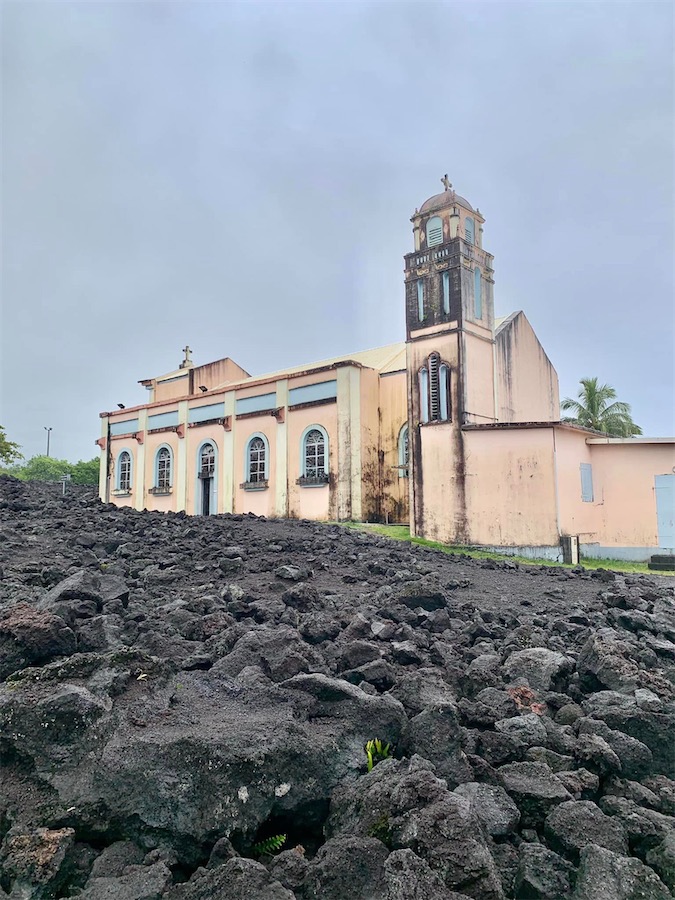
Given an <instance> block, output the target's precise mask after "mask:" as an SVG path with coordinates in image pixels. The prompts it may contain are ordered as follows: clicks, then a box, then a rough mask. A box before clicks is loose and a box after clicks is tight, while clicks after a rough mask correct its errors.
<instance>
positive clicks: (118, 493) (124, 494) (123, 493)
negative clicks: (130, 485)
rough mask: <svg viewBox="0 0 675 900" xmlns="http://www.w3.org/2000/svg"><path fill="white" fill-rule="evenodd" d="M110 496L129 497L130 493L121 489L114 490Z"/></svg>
mask: <svg viewBox="0 0 675 900" xmlns="http://www.w3.org/2000/svg"><path fill="white" fill-rule="evenodd" d="M112 495H113V497H131V491H130V490H126V489H124V490H123V489H122V488H115V490H114V491H113V492H112Z"/></svg>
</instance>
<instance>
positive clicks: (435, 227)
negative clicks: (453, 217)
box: [427, 216, 443, 247]
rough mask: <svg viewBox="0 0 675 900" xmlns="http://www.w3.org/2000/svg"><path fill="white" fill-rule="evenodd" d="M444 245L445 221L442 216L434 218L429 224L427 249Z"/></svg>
mask: <svg viewBox="0 0 675 900" xmlns="http://www.w3.org/2000/svg"><path fill="white" fill-rule="evenodd" d="M442 243H443V220H442V219H441V217H440V216H433V217H432V218H431V219H429V221H428V222H427V247H433V246H434V245H435V244H442Z"/></svg>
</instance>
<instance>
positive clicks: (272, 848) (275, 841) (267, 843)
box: [253, 834, 286, 856]
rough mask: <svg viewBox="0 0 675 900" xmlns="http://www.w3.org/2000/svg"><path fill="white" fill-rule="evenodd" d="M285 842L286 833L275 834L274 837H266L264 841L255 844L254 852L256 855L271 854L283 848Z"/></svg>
mask: <svg viewBox="0 0 675 900" xmlns="http://www.w3.org/2000/svg"><path fill="white" fill-rule="evenodd" d="M285 843H286V835H285V834H275V835H274V836H273V837H268V838H265V840H264V841H260V842H259V843H257V844H254V845H253V853H254V854H255V856H271V855H272V854H273V853H276V852H277V850H281V848H282V847H283V846H284V844H285Z"/></svg>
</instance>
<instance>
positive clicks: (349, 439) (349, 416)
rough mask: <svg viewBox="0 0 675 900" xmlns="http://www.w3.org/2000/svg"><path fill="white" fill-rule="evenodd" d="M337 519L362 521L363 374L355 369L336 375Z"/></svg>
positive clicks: (343, 370)
mask: <svg viewBox="0 0 675 900" xmlns="http://www.w3.org/2000/svg"><path fill="white" fill-rule="evenodd" d="M337 420H338V422H337V426H338V428H337V430H338V446H337V457H338V465H337V478H338V483H337V515H338V519H339V520H340V521H345V520H349V519H355V520H357V521H358V520H359V519H360V518H361V510H362V503H361V373H360V370H359V369H357V368H355V367H354V366H345V367H344V368H340V369H338V372H337Z"/></svg>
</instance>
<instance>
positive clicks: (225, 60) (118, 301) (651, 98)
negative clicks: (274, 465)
mask: <svg viewBox="0 0 675 900" xmlns="http://www.w3.org/2000/svg"><path fill="white" fill-rule="evenodd" d="M2 12H3V17H2V18H3V22H2V26H3V35H2V40H3V45H2V61H3V62H2V65H3V70H2V123H1V124H2V148H1V149H2V254H3V264H4V265H3V274H2V284H1V287H2V384H1V399H2V407H1V413H0V423H1V424H3V425H4V426H5V427H6V429H7V431H8V435H9V436H10V437H11V438H12V439H14V440H16V441H18V442H19V443H20V444H21V445H22V446H23V448H24V453H25V455H26V456H30V455H32V454H35V453H38V452H43V450H44V444H45V440H44V439H45V432H44V430H43V428H44V426H52V427H53V429H54V430H53V433H52V455H54V456H59V457H65V458H69V459H71V460H76V459H78V458H84V459H88V458H91V457H92V456H94V455H95V452H98V451H97V448H96V447H95V446H94V440H95V439H96V438H97V437H98V435H99V433H100V432H99V429H100V422H99V417H98V414H99V412H100V411H101V410H106V409H111V408H116V404H117V403H118V402H120V403H125V404H126V405H127V406H131V405H132V404H135V403H142V402H144V401H145V399H146V397H147V394H146V392H145V391H144V390H143V389H142V388H141V387H140V386H139V385H138V384H137V381H138V380H139V379H141V378H148V377H150V376H153V375H159V374H162V373H164V372H167V371H170V370H172V369H174V368H175V367H176V366H177V365H178V363H179V362H180V360H181V347H183V346H184V345H185V343H186V342H189V344H190V346H191V347H192V348H193V349H194V359H195V361H196V362H197V363H198V364H199V363H204V362H208V361H211V360H214V359H218V358H220V357H223V356H231V357H232V358H233V359H235V360H236V361H237V362H238V363H240V365H242V366H243V367H244V368H245V369H247V370H248V371H250V372H251V373H254V374H260V373H263V372H266V371H272V370H275V369H278V368H282V367H284V366H287V365H296V364H298V363H302V362H311V361H315V360H319V359H322V358H326V357H330V356H334V355H338V354H342V353H347V352H349V351H351V350H359V349H365V348H368V347H373V346H378V345H380V344H386V343H390V342H392V341H397V340H403V339H404V315H403V274H402V270H403V259H402V258H403V255H404V254H405V253H407V252H409V251H410V250H411V249H412V234H411V224H410V221H409V219H410V216H411V214H412V212H413V210H414V209H415V207H418V206H420V205H421V203H422V202H423V201H424V200H425V199H426V198H427V197H428V196H430V195H432V194H435V193H437V192H439V191H440V190H441V189H442V186H441V184H440V181H439V179H440V176H441V175H443V173H445V172H448V173H449V175H450V179H451V181H452V182H453V184H454V186H455V188H456V190H457V191H458V193H460V194H462V195H463V196H465V197H466V198H467V199H468V200H469V201H470V202H471V203H472V204H473V205H474V206H479V207H480V209H481V212H482V213H483V215H484V216H485V218H486V220H487V223H486V226H485V233H484V246H485V248H486V249H487V250H489V251H490V252H491V253H494V255H495V282H496V283H495V305H496V314H497V315H506V314H508V313H509V312H511V311H513V310H515V309H523V310H524V311H525V313H526V315H527V316H528V318H529V319H530V321H531V322H532V324H533V326H534V328H535V330H536V332H537V334H538V336H539V338H540V340H541V341H542V343H543V345H544V348H545V349H546V351H547V353H548V355H549V356H550V358H551V360H552V362H553V364H554V365H555V366H556V368H557V370H558V373H559V375H560V386H561V393H562V395H563V396H566V395H570V394H572V393H575V392H576V388H577V382H578V379H579V378H581V377H583V376H587V375H597V376H598V377H599V378H600V379H602V380H603V381H607V382H609V383H610V384H612V385H614V386H615V387H616V389H617V391H618V393H619V396H620V398H621V399H623V400H625V401H627V402H629V403H630V404H631V405H632V407H633V415H634V418H635V420H636V421H637V422H638V423H639V424H640V425H642V427H643V429H644V430H645V433H647V434H654V435H664V434H669V433H672V432H673V430H674V427H673V396H674V391H673V343H674V335H673V330H674V327H673V326H674V322H673V262H672V251H673V124H674V122H673V49H674V39H673V7H672V4H671V3H670V2H658V3H650V2H644V0H643V2H635V3H620V2H611V3H603V2H588V3H573V2H565V3H561V2H553V3H545V2H536V3H510V2H505V0H504V2H493V3H480V2H470V3H468V2H467V3H423V2H412V3H405V2H399V3H389V2H375V3H370V2H346V0H340V2H334V3H332V2H306V3H299V4H295V3H288V2H274V3H256V2H244V3H228V2H214V3H211V2H198V3H197V2H195V3H188V2H185V3H181V2H171V3H162V2H148V3H144V2H142V0H136V2H128V3H124V2H111V3H108V2H67V0H60V2H23V0H22V2H6V3H4V4H3V7H2Z"/></svg>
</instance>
